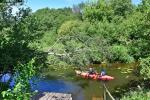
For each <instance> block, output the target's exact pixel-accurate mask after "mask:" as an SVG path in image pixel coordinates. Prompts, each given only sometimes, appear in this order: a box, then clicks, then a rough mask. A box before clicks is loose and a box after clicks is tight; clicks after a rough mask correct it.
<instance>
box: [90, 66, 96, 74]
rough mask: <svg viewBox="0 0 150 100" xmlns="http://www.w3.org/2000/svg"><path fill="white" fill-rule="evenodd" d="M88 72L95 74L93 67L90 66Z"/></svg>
mask: <svg viewBox="0 0 150 100" xmlns="http://www.w3.org/2000/svg"><path fill="white" fill-rule="evenodd" d="M88 73H89V74H95V73H96V72H95V71H94V69H93V68H92V67H90V68H89V71H88Z"/></svg>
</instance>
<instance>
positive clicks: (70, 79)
mask: <svg viewBox="0 0 150 100" xmlns="http://www.w3.org/2000/svg"><path fill="white" fill-rule="evenodd" d="M93 66H94V67H95V69H97V71H98V70H99V69H100V67H99V66H100V65H93ZM135 66H136V64H135V63H134V64H133V63H132V64H120V63H116V64H109V65H108V66H107V67H106V71H107V74H108V75H110V76H113V77H115V79H114V80H111V81H109V82H106V86H107V88H108V89H109V90H110V91H111V92H114V91H116V88H117V87H119V86H123V85H125V84H127V83H129V82H130V81H131V80H136V79H138V78H137V77H136V76H135V75H133V68H135ZM43 76H44V78H43V79H41V80H39V81H37V82H36V85H35V86H33V87H32V88H33V90H38V91H40V92H62V93H71V94H72V96H73V100H92V98H94V97H96V98H101V97H102V96H103V87H102V82H101V81H95V80H89V79H82V78H80V77H79V76H76V74H75V72H74V68H72V67H53V68H49V69H45V70H44V71H43ZM116 92H117V91H116Z"/></svg>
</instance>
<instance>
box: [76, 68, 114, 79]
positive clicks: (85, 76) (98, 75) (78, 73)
mask: <svg viewBox="0 0 150 100" xmlns="http://www.w3.org/2000/svg"><path fill="white" fill-rule="evenodd" d="M75 72H76V74H77V75H80V76H81V77H82V78H90V79H94V80H102V81H109V80H113V79H114V77H112V76H108V75H104V76H101V75H100V74H98V73H96V74H89V73H88V72H86V71H80V70H75Z"/></svg>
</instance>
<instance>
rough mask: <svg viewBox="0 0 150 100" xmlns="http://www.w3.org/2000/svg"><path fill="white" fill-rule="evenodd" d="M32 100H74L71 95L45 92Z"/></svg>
mask: <svg viewBox="0 0 150 100" xmlns="http://www.w3.org/2000/svg"><path fill="white" fill-rule="evenodd" d="M32 100H72V97H71V94H64V93H54V92H43V93H38V94H37V95H36V96H34V97H33V98H32Z"/></svg>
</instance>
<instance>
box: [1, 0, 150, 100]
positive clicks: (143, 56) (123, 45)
mask: <svg viewBox="0 0 150 100" xmlns="http://www.w3.org/2000/svg"><path fill="white" fill-rule="evenodd" d="M6 1H7V0H2V1H0V77H1V76H2V75H3V74H6V73H10V74H11V75H13V76H14V82H15V84H14V86H13V87H10V86H9V84H10V82H11V79H10V80H9V81H8V82H6V83H4V82H1V81H0V93H1V94H0V99H2V100H29V99H30V98H31V97H32V95H34V94H35V92H31V87H30V82H29V80H30V79H32V78H33V76H36V75H37V76H40V74H41V72H42V69H45V68H50V67H58V66H59V67H61V66H69V67H73V66H76V67H78V68H81V69H82V68H84V67H85V66H87V65H89V64H96V63H101V62H103V61H105V62H107V63H127V64H128V63H133V62H138V63H139V64H138V66H137V68H136V75H138V77H140V79H142V81H143V83H146V85H147V84H150V0H141V2H140V4H138V5H135V4H133V3H132V1H131V0H97V1H92V0H91V1H89V2H86V3H81V4H78V5H74V6H73V7H72V8H59V9H54V8H43V9H39V10H37V11H36V12H32V9H30V8H24V7H22V6H23V5H24V1H20V2H19V1H18V0H17V1H16V0H12V1H11V2H10V3H7V2H6ZM43 2H44V1H43ZM13 6H17V7H18V9H19V10H18V11H17V12H16V13H15V14H13ZM59 67H58V68H59ZM139 84H140V83H139ZM131 87H132V86H131ZM140 88H141V89H140V90H139V89H138V88H136V89H133V90H131V91H130V92H126V93H123V94H120V95H121V97H120V100H149V99H150V89H149V87H146V86H145V85H142V86H140Z"/></svg>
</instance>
